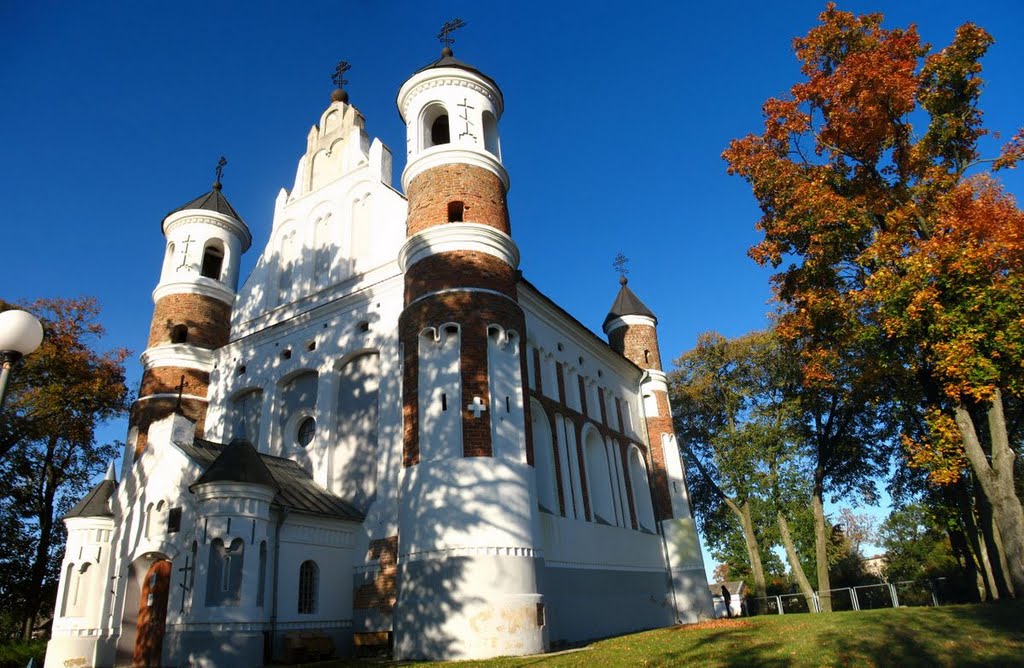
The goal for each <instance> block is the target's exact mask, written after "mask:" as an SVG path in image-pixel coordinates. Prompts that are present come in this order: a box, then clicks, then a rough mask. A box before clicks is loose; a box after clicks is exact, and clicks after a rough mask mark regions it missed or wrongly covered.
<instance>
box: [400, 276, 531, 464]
mask: <svg viewBox="0 0 1024 668" xmlns="http://www.w3.org/2000/svg"><path fill="white" fill-rule="evenodd" d="M448 322H456V323H458V324H459V325H460V327H461V359H460V364H459V367H460V371H461V375H462V399H463V402H462V403H463V404H466V403H468V402H469V401H470V400H471V398H472V397H480V399H481V400H482V401H483V402H484V404H485V405H490V394H489V389H488V382H487V381H488V376H487V326H488V325H491V324H497V325H501V326H502V327H504V328H505V329H511V330H514V331H516V332H519V333H520V337H521V338H520V341H521V342H522V340H523V339H524V338H525V337H524V336H523V334H524V333H525V331H526V321H525V318H524V317H523V311H522V309H521V308H520V307H519V304H517V303H515V302H513V301H510V300H508V299H505V298H503V297H500V296H498V295H493V294H488V293H481V292H451V293H445V294H439V295H433V296H430V297H427V298H425V299H423V300H421V301H418V302H416V303H415V304H413V305H412V306H410V307H408V308H406V309H405V311H403V312H402V315H401V317H400V318H399V331H400V332H401V337H402V347H403V349H404V353H405V357H404V359H403V382H402V388H403V391H402V399H403V407H402V410H403V416H404V421H403V423H404V454H403V463H404V465H405V466H412V465H414V464H416V463H418V462H419V415H418V412H419V383H420V382H421V381H422V380H423V379H422V378H421V377H420V375H419V363H418V352H419V341H418V337H419V334H420V332H422V331H423V330H424V329H425V328H427V327H440V326H442V325H444V324H445V323H448ZM519 364H520V374H521V376H522V378H524V379H525V378H526V346H525V345H522V343H520V346H519ZM524 399H525V392H524ZM523 408H524V413H525V414H524V419H525V426H526V433H525V439H526V442H525V447H526V460H527V462H528V463H529V464H530V465H531V466H532V465H533V461H534V460H533V439H532V437H531V428H532V425H531V424H530V407H529V404H528V403H527V404H525V405H524V407H523ZM459 410H460V411H461V413H462V439H463V454H464V455H465V456H466V457H490V456H492V454H493V451H492V446H491V421H490V419H485V418H483V417H482V418H475V417H473V413H472V412H470V411H467V410H465V406H460V407H459ZM485 415H486V418H489V417H490V416H489V414H485Z"/></svg>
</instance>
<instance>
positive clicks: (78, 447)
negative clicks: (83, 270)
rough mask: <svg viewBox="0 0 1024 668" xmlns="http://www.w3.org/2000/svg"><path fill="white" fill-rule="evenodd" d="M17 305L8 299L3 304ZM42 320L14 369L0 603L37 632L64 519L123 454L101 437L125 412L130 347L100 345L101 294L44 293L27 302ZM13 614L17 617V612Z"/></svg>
mask: <svg viewBox="0 0 1024 668" xmlns="http://www.w3.org/2000/svg"><path fill="white" fill-rule="evenodd" d="M9 308H13V306H12V305H10V304H6V303H4V302H3V301H2V300H0V310H6V309H9ZM19 308H23V309H25V310H27V311H30V312H32V313H33V314H35V315H36V316H37V317H38V318H39V319H40V320H41V321H42V323H43V329H44V332H45V336H44V338H43V343H42V345H41V346H40V347H39V349H38V350H36V351H35V352H34V353H32V354H31V355H27V356H26V357H25V358H24V359H23V360H22V362H21V363H20V364H19V368H18V369H17V370H16V371H15V373H13V374H12V375H11V382H10V386H9V392H8V399H7V403H6V404H5V406H4V410H3V414H2V416H0V417H2V419H0V445H2V447H3V450H2V454H0V486H2V487H3V490H4V492H3V495H2V497H0V525H2V526H3V527H4V532H3V533H2V534H0V537H10V538H11V540H10V541H9V542H8V541H7V540H6V538H5V540H4V541H3V544H0V564H2V565H3V568H2V569H0V608H2V609H3V610H4V612H5V615H4V619H3V620H0V621H2V622H3V623H4V624H5V625H6V624H10V623H12V622H17V623H19V624H20V625H21V629H20V631H21V633H22V635H23V636H24V637H25V638H29V637H31V635H32V631H33V625H34V623H35V621H36V618H37V615H38V614H39V613H40V612H41V611H42V609H41V606H42V605H43V603H44V602H52V601H53V599H54V598H55V596H56V580H57V576H58V573H57V571H58V567H59V564H60V561H59V553H60V550H61V547H62V545H63V539H64V535H63V527H62V526H61V525H60V523H59V522H58V521H57V520H58V518H59V517H60V516H61V515H63V514H64V513H65V512H66V511H67V510H69V509H70V507H71V506H72V505H73V504H74V503H75V502H77V501H78V499H79V498H80V497H81V496H82V495H83V494H84V493H85V491H86V490H87V489H88V485H89V484H90V482H91V481H92V479H93V478H94V477H95V476H96V475H97V474H100V473H102V472H103V469H104V468H105V467H106V465H107V463H108V462H110V461H111V459H112V458H114V457H116V456H117V454H118V447H117V445H115V444H101V443H97V442H96V430H97V428H99V427H100V426H101V425H102V424H103V423H104V422H105V421H107V420H110V419H112V418H116V417H119V416H122V415H124V414H126V412H127V409H128V405H129V402H130V396H129V392H128V389H127V387H126V386H125V377H124V374H125V371H124V360H125V359H126V358H127V356H128V351H127V350H123V349H117V350H113V351H109V352H105V353H100V352H97V351H96V350H94V345H95V343H96V340H97V339H98V338H99V337H101V336H102V335H103V333H104V332H103V327H102V326H101V325H100V324H99V323H98V322H97V321H96V319H97V317H98V316H99V307H98V306H97V304H96V302H95V300H92V299H87V298H86V299H40V300H37V301H35V302H33V303H31V304H24V305H21V306H19ZM12 617H14V618H13V619H12Z"/></svg>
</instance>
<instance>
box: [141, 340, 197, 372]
mask: <svg viewBox="0 0 1024 668" xmlns="http://www.w3.org/2000/svg"><path fill="white" fill-rule="evenodd" d="M139 359H140V360H141V361H142V368H143V369H146V370H149V369H153V368H156V367H168V366H170V367H176V368H181V369H199V370H200V371H210V370H212V369H213V362H214V353H213V351H212V350H208V349H206V348H197V347H196V346H193V345H189V344H187V343H170V344H167V345H164V346H156V347H153V348H148V349H146V350H144V351H143V352H142V354H141V355H139Z"/></svg>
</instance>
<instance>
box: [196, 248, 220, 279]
mask: <svg viewBox="0 0 1024 668" xmlns="http://www.w3.org/2000/svg"><path fill="white" fill-rule="evenodd" d="M223 265H224V251H222V250H221V249H219V248H217V247H215V246H207V247H206V250H204V251H203V267H202V269H201V270H200V273H201V274H202V275H203V276H205V277H207V278H215V279H217V280H220V270H221V267H222V266H223Z"/></svg>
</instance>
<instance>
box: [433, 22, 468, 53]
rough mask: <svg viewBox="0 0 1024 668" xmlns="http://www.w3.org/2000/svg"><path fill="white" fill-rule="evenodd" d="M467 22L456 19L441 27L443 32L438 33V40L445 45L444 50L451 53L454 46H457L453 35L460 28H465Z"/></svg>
mask: <svg viewBox="0 0 1024 668" xmlns="http://www.w3.org/2000/svg"><path fill="white" fill-rule="evenodd" d="M465 27H466V22H465V21H463V20H462V19H459V18H454V19H452V20H451V21H448V22H447V23H445V24H444V25H443V26H441V32H439V33H437V38H438V39H439V40H441V43H442V44H444V48H445V49H447V50H448V51H451V46H452V44H455V39H454V38H453V37H452V33H453V32H455V31H456V30H458V29H459V28H465Z"/></svg>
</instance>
